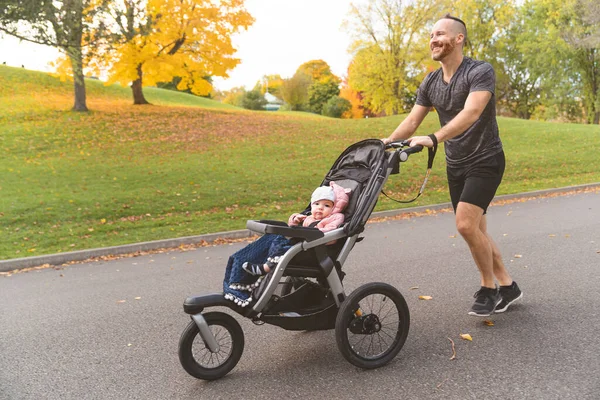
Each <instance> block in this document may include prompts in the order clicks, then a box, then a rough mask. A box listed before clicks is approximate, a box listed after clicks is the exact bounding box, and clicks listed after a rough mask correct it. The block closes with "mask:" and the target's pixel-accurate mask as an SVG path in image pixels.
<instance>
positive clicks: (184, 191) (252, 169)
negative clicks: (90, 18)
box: [0, 66, 600, 259]
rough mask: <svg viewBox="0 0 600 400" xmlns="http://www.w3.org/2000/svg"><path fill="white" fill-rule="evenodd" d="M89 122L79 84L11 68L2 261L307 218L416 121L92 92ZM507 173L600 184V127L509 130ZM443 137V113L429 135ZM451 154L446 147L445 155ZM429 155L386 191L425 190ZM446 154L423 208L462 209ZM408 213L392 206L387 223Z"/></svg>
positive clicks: (0, 128) (5, 86) (510, 188)
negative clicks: (310, 207)
mask: <svg viewBox="0 0 600 400" xmlns="http://www.w3.org/2000/svg"><path fill="white" fill-rule="evenodd" d="M86 85H87V88H88V107H89V108H90V110H91V111H90V112H89V113H75V112H71V111H68V110H69V109H70V107H71V106H72V101H73V99H72V84H71V83H68V82H66V83H62V82H60V81H59V80H58V79H56V78H53V77H51V76H49V75H48V74H44V73H40V72H33V71H27V70H21V69H18V68H10V67H2V66H0V110H2V113H1V114H0V148H1V149H2V150H3V153H4V154H5V156H4V157H3V158H2V159H1V160H0V176H1V178H0V228H1V234H2V240H1V241H0V259H10V258H17V257H26V256H35V255H43V254H52V253H59V252H66V251H73V250H82V249H89V248H97V247H105V246H114V245H119V244H126V243H136V242H141V241H149V240H158V239H166V238H174V237H182V236H190V235H198V234H203V233H212V232H221V231H226V230H235V229H243V228H245V222H246V220H247V219H256V218H269V219H281V220H286V219H287V217H288V215H289V214H291V213H292V212H296V211H299V210H301V209H304V207H305V206H306V204H307V203H308V199H309V197H310V193H311V192H312V190H313V189H314V187H316V186H318V185H319V184H320V183H321V181H322V179H323V177H324V176H325V174H326V173H327V171H328V170H329V168H330V167H331V165H332V163H333V162H334V161H335V160H336V158H337V157H338V156H339V154H340V153H341V152H342V151H343V150H344V149H345V148H346V147H347V146H348V145H350V144H352V143H354V142H356V141H359V140H362V139H366V138H381V137H385V136H388V134H389V132H391V131H392V130H393V129H394V127H395V126H397V125H398V123H399V122H400V121H401V120H402V119H403V118H404V116H393V117H387V118H371V119H362V120H337V119H330V118H324V117H320V116H313V115H310V114H304V113H292V112H286V113H279V112H268V113H267V112H251V111H246V110H240V109H237V108H235V107H230V106H226V107H225V105H222V104H221V103H218V102H214V101H212V100H208V99H202V98H198V97H195V96H191V95H187V94H183V93H176V92H172V91H166V90H161V89H155V88H147V89H145V94H146V96H147V98H148V99H149V100H150V101H151V102H152V103H153V105H150V106H133V105H131V93H130V90H129V89H128V88H122V87H119V86H110V87H105V86H104V85H102V83H101V82H99V81H93V80H89V81H86ZM499 124H500V129H501V135H502V139H503V142H504V146H505V151H506V154H507V171H506V174H505V179H504V182H503V184H502V186H501V187H500V189H499V194H508V193H519V192H526V191H532V190H538V189H547V188H554V187H562V186H569V185H576V184H584V183H592V182H599V181H600V170H599V169H598V161H597V160H598V157H597V154H596V153H595V151H596V148H597V147H598V145H599V144H600V127H598V126H590V125H577V124H558V123H545V122H536V121H524V120H517V119H509V118H500V119H499ZM438 126H439V124H438V122H437V117H436V116H435V115H434V114H431V115H430V116H428V117H427V119H426V121H425V123H424V124H423V125H422V127H421V128H420V130H419V132H420V133H421V134H427V133H430V132H432V131H434V130H435V129H436V128H437V127H438ZM440 150H441V151H442V149H440ZM426 161H427V157H426V154H425V153H423V154H419V155H416V156H413V157H411V159H410V160H409V162H407V163H404V164H402V170H401V173H400V175H394V176H392V177H391V178H390V180H389V181H388V184H387V185H386V189H385V190H386V192H387V193H388V194H390V195H391V196H393V197H396V198H399V199H407V198H409V197H412V196H414V195H415V194H416V192H417V191H418V188H419V187H420V185H421V183H422V179H423V177H424V173H425V169H426ZM444 170H445V164H444V157H443V152H441V153H440V156H439V157H438V158H437V159H436V162H435V165H434V170H433V172H432V176H431V177H430V179H429V183H428V186H427V189H426V191H425V193H424V195H423V196H421V197H420V198H419V200H418V201H417V202H415V203H412V204H410V205H406V206H405V207H407V206H413V205H428V204H437V203H441V202H446V201H448V193H447V188H446V181H445V171H444ZM398 207H401V205H399V204H397V203H394V202H392V201H390V200H388V199H386V198H383V197H382V198H381V199H380V202H379V204H378V206H377V209H376V210H377V211H381V210H387V209H394V208H398Z"/></svg>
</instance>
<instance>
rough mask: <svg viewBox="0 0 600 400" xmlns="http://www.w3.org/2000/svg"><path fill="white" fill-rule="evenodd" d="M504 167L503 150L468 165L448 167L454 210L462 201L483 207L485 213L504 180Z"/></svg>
mask: <svg viewBox="0 0 600 400" xmlns="http://www.w3.org/2000/svg"><path fill="white" fill-rule="evenodd" d="M504 167H505V159H504V152H503V151H501V152H500V153H498V154H495V155H493V156H491V157H489V158H486V159H484V160H482V161H479V162H478V163H475V164H473V165H469V166H468V167H464V168H451V167H447V168H446V172H447V174H448V187H449V189H450V199H451V200H452V207H454V212H456V207H457V206H458V203H459V202H461V201H462V202H465V203H469V204H474V205H476V206H478V207H480V208H482V209H483V213H484V214H485V213H486V211H487V208H488V206H489V205H490V203H491V202H492V199H493V198H494V196H495V195H496V190H497V189H498V186H500V182H502V176H503V175H504Z"/></svg>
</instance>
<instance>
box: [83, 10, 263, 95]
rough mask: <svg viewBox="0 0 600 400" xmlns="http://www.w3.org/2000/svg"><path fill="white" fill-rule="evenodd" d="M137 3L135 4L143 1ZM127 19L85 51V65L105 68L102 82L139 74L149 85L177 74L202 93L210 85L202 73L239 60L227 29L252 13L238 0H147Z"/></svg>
mask: <svg viewBox="0 0 600 400" xmlns="http://www.w3.org/2000/svg"><path fill="white" fill-rule="evenodd" d="M137 3H138V6H140V7H141V5H142V4H143V1H142V0H137ZM115 7H117V6H116V5H115ZM132 22H133V25H134V26H133V27H132V26H129V27H126V26H124V25H123V24H120V25H119V26H120V27H121V28H122V29H125V30H126V31H122V32H120V34H121V35H122V39H123V40H122V41H121V42H119V43H104V46H98V45H97V44H96V47H95V48H94V49H93V50H94V53H93V54H92V53H91V52H88V57H87V66H88V68H90V69H92V70H94V71H95V72H96V73H97V74H101V73H102V71H105V72H106V73H107V75H108V81H107V82H106V84H107V85H109V84H113V83H120V84H121V85H123V86H127V85H130V84H131V83H132V82H133V81H135V80H137V79H141V80H142V85H143V86H154V85H156V84H158V83H159V82H170V81H172V79H173V78H174V77H180V78H181V81H180V82H179V84H178V86H177V88H178V89H180V90H185V89H190V90H191V91H192V92H193V93H195V94H198V95H205V94H208V93H210V92H211V90H212V86H211V84H210V83H209V82H208V81H207V80H206V79H205V78H206V77H210V76H220V77H228V75H227V74H228V71H230V70H231V69H233V68H235V66H237V65H238V64H239V62H240V60H239V59H238V58H235V57H233V55H234V54H235V52H236V49H235V48H234V47H233V44H232V42H231V35H232V34H233V33H235V32H237V31H239V30H241V29H247V28H248V27H249V26H250V25H251V24H252V23H253V22H254V19H253V18H252V16H251V15H250V14H249V13H248V12H247V11H246V10H245V8H244V0H221V1H220V2H219V3H218V5H217V3H215V2H214V1H211V0H148V1H147V3H146V6H145V13H144V16H143V17H140V16H137V19H136V20H135V21H132ZM148 26H150V27H151V28H150V29H149V28H148ZM91 37H94V32H92V33H91Z"/></svg>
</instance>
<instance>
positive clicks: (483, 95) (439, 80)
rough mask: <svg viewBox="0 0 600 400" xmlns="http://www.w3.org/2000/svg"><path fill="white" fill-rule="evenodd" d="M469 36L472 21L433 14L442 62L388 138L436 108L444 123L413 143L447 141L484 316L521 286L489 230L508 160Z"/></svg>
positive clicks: (459, 220) (403, 134) (491, 78)
mask: <svg viewBox="0 0 600 400" xmlns="http://www.w3.org/2000/svg"><path fill="white" fill-rule="evenodd" d="M466 40H467V28H466V26H465V23H464V22H463V21H461V20H460V19H458V18H455V17H452V16H451V15H449V14H447V15H446V16H444V17H443V18H442V19H440V20H439V21H437V22H436V24H435V25H434V27H433V30H432V32H431V39H430V41H429V48H430V50H431V56H432V58H433V59H434V60H436V61H439V62H440V63H441V66H442V67H441V68H440V69H438V70H437V71H434V72H432V73H430V74H428V75H427V76H426V77H425V79H424V80H423V82H422V83H421V86H420V87H419V90H418V92H417V100H416V104H415V106H414V107H413V109H412V110H411V112H410V114H409V115H408V116H407V117H406V119H405V120H404V121H402V123H401V124H400V125H399V126H398V127H397V128H396V129H395V130H394V132H392V134H391V135H390V137H389V138H387V139H383V141H384V142H386V143H389V142H392V141H398V140H403V139H408V138H409V137H410V136H412V134H413V133H414V132H415V131H416V129H417V128H418V127H419V125H420V124H421V122H423V119H424V118H425V116H426V115H427V113H428V112H429V110H430V109H431V107H435V109H436V110H437V112H438V116H439V119H440V125H441V129H440V130H438V131H437V132H435V133H433V134H431V135H429V136H415V137H413V138H411V139H410V145H411V146H416V145H422V146H425V147H432V146H434V141H435V142H437V143H441V142H444V143H445V145H444V147H445V150H446V164H447V175H448V186H449V189H450V197H451V200H452V206H453V207H454V212H455V214H456V228H457V230H458V232H459V233H460V234H461V236H462V237H463V238H464V240H465V241H466V242H467V244H468V245H469V249H470V250H471V255H472V256H473V260H474V261H475V264H477V267H478V269H479V272H480V274H481V288H480V289H479V290H478V291H477V292H476V293H475V299H476V300H475V303H474V304H473V306H472V307H471V310H470V311H469V315H475V316H482V317H487V316H489V315H490V314H492V313H493V312H497V313H498V312H504V311H506V309H507V308H508V306H509V305H510V304H511V303H513V302H515V301H516V300H519V299H520V298H522V296H523V294H522V292H521V290H520V289H519V287H518V286H517V284H516V282H514V281H513V280H512V278H511V277H510V275H509V274H508V271H507V270H506V268H505V267H504V263H503V262H502V257H501V255H500V252H499V250H498V247H497V246H496V244H495V243H494V241H493V240H492V238H491V237H490V235H489V234H488V233H487V221H486V216H485V213H486V210H487V207H488V206H489V204H490V202H491V201H492V199H493V197H494V195H495V194H496V189H497V188H498V186H499V185H500V182H501V180H502V175H503V173H504V166H505V161H504V152H503V150H502V142H501V141H500V137H499V133H498V124H497V121H496V104H495V103H496V100H495V97H494V90H495V80H496V78H495V74H494V70H493V68H492V66H491V65H490V64H489V63H487V62H483V61H476V60H473V59H471V58H468V57H464V56H463V47H464V44H465V41H466ZM494 277H495V279H497V281H498V283H499V284H500V288H499V289H498V288H497V287H496V283H495V280H494Z"/></svg>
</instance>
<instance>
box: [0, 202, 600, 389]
mask: <svg viewBox="0 0 600 400" xmlns="http://www.w3.org/2000/svg"><path fill="white" fill-rule="evenodd" d="M489 220H490V231H491V233H492V234H493V235H494V237H495V238H496V239H497V242H498V244H499V246H500V248H501V250H502V251H503V254H504V256H505V261H506V263H507V265H508V266H509V268H510V270H511V272H512V273H513V276H514V278H515V280H517V282H519V283H520V285H521V287H522V288H523V290H524V292H525V296H524V301H523V302H522V303H521V304H518V305H515V306H514V307H512V308H511V309H510V310H509V312H507V313H505V314H503V315H497V316H494V317H493V318H491V319H492V321H493V322H494V326H486V325H485V324H484V323H483V322H482V321H483V320H482V319H478V318H475V317H470V316H468V315H467V314H466V311H467V309H468V307H469V306H470V304H471V301H472V299H471V297H470V296H471V294H472V293H473V292H474V291H475V290H476V289H477V285H478V275H477V272H476V269H475V266H474V265H473V263H472V261H471V260H470V257H469V255H468V249H467V248H466V245H465V244H464V243H463V241H462V239H460V238H459V237H458V236H457V234H456V231H455V229H454V225H453V216H452V214H450V213H439V214H436V215H430V216H425V217H418V218H412V219H410V220H395V221H386V222H380V223H374V224H369V225H368V227H367V230H366V233H365V237H366V239H365V240H364V241H363V242H362V243H360V244H358V245H357V246H356V248H355V249H354V250H353V252H352V253H351V254H350V257H349V259H348V261H347V263H346V266H345V270H346V272H347V273H348V275H347V277H346V279H345V284H346V288H347V290H348V293H349V291H350V290H352V289H354V288H356V287H358V286H359V285H361V284H363V283H366V282H371V281H384V282H389V283H391V284H393V285H394V286H396V287H397V288H398V289H400V291H401V292H402V293H403V294H404V295H405V297H406V299H407V302H408V305H409V308H410V310H411V319H412V324H411V330H410V333H409V337H408V340H407V342H406V344H405V346H404V348H403V349H402V351H401V352H400V353H399V355H398V357H396V359H395V360H394V361H392V362H391V363H390V364H389V365H388V366H386V367H384V368H380V369H378V370H372V371H363V370H360V369H357V368H355V367H353V366H352V365H351V364H349V363H348V362H346V361H345V360H344V359H343V357H342V356H341V354H340V353H339V351H338V349H337V347H336V343H335V337H334V332H333V331H325V332H308V333H307V332H290V331H285V330H282V329H280V328H277V327H273V326H254V325H253V324H252V323H251V322H250V321H248V320H244V319H242V318H241V317H239V316H236V318H237V319H238V321H240V323H241V324H242V327H243V329H244V332H245V335H246V349H245V351H244V355H243V356H242V359H241V361H240V363H239V364H238V366H237V367H236V368H235V369H234V370H233V371H232V372H231V373H230V374H229V375H227V376H226V377H225V378H223V379H221V380H220V381H216V382H203V381H198V380H196V379H194V378H192V377H190V376H188V375H187V374H186V373H185V372H184V371H183V369H182V368H181V366H180V365H179V361H178V359H177V342H178V339H179V335H180V333H181V331H182V330H183V328H184V327H185V325H186V324H187V323H188V321H189V317H188V316H186V315H185V314H183V312H182V311H181V304H182V301H183V299H184V298H185V297H186V296H187V295H190V294H200V293H206V292H214V291H216V290H218V288H219V287H220V284H221V278H222V273H223V267H224V264H225V261H226V259H227V257H228V256H229V255H230V254H231V253H233V252H234V251H235V250H237V249H239V248H240V247H242V246H243V244H233V245H224V246H215V247H208V248H201V249H197V250H194V251H189V252H172V253H164V254H155V255H151V256H142V257H137V258H128V259H121V260H117V261H110V262H97V263H91V264H81V265H76V266H70V267H68V268H65V269H63V270H54V269H47V270H41V271H37V272H29V273H21V274H16V275H13V276H10V277H0V302H1V303H0V304H1V308H0V399H42V398H43V399H221V398H223V399H226V398H227V399H231V398H234V399H241V398H246V399H255V398H264V399H275V398H302V399H305V398H331V399H354V398H360V399H373V398H382V397H384V396H385V397H390V398H405V399H471V398H472V399H475V398H476V399H500V398H502V399H598V398H599V396H600V395H599V393H600V357H599V356H598V354H600V336H599V334H598V332H600V318H599V311H598V310H599V309H600V290H599V289H598V283H599V282H600V279H599V278H600V253H598V252H599V251H600V192H598V191H596V192H595V193H593V192H592V193H585V194H578V195H573V196H563V197H556V198H547V199H538V200H532V201H527V202H522V203H513V204H507V205H504V206H496V207H493V208H492V209H491V210H490V212H489ZM415 286H418V289H412V290H411V289H410V288H411V287H415ZM419 295H430V296H432V297H433V300H430V301H423V300H418V296H419ZM138 297H139V299H136V298H138ZM123 300H124V302H123ZM461 333H469V334H470V335H471V336H472V337H473V341H472V342H468V341H464V340H462V339H460V336H459V335H460V334H461ZM448 338H451V339H452V340H453V341H454V342H455V343H456V353H457V358H456V359H455V360H453V361H451V360H450V359H449V358H450V356H451V346H450V341H449V340H448Z"/></svg>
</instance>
